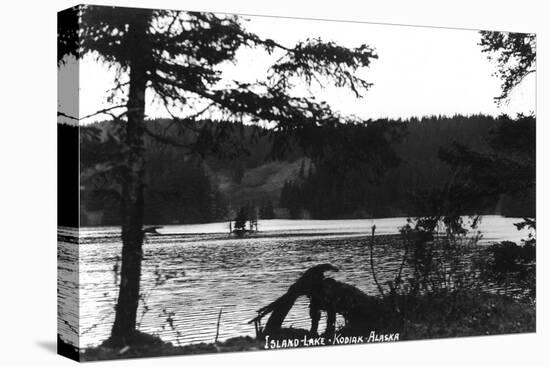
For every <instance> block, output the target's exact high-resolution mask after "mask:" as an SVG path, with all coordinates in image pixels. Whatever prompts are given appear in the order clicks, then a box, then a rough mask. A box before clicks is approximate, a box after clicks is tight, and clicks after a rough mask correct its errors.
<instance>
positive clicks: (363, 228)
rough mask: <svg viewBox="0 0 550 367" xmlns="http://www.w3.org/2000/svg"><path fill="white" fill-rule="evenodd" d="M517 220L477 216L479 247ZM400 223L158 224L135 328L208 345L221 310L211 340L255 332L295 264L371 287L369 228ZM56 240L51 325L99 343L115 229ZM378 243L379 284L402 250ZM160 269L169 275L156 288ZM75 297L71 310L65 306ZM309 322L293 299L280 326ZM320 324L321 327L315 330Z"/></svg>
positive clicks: (107, 322)
mask: <svg viewBox="0 0 550 367" xmlns="http://www.w3.org/2000/svg"><path fill="white" fill-rule="evenodd" d="M518 221H520V219H518V218H504V217H500V216H485V217H483V219H482V222H481V225H480V226H479V228H478V229H479V230H480V231H481V233H482V234H483V239H482V241H481V242H480V244H481V245H482V246H483V245H484V244H488V243H491V242H496V241H501V240H510V241H516V242H519V240H520V239H522V238H525V237H526V236H527V233H528V231H527V230H523V231H518V230H517V229H516V228H515V227H514V226H513V223H517V222H518ZM405 222H406V219H405V218H386V219H372V220H371V219H368V220H364V219H362V220H261V221H260V222H259V230H260V231H261V232H260V233H259V235H258V236H254V237H248V238H247V237H244V238H235V237H232V236H230V235H229V234H228V231H229V228H228V223H209V224H200V225H168V226H163V227H162V228H160V229H159V230H158V232H159V233H160V234H162V235H161V236H150V235H147V236H146V239H145V242H144V247H143V248H144V259H143V271H142V281H141V289H142V292H143V293H145V294H146V296H145V297H144V298H145V304H144V303H143V302H140V309H139V310H138V322H139V324H140V327H139V328H140V330H142V331H144V332H147V333H151V334H157V335H159V336H160V337H161V338H162V339H163V340H165V341H170V342H172V343H174V344H176V345H178V344H179V345H182V344H189V343H198V342H213V341H214V338H215V335H216V325H217V321H218V314H219V312H220V310H222V316H221V322H220V335H219V340H224V339H227V338H230V337H235V336H239V335H250V336H254V333H255V332H254V326H253V325H252V324H248V321H249V320H250V319H252V318H253V317H254V316H255V315H256V310H257V309H258V308H260V307H262V306H264V305H267V304H268V303H270V302H271V301H273V300H274V299H276V298H277V297H279V296H280V295H282V294H283V293H284V292H286V290H287V289H288V287H289V286H290V285H291V284H292V283H293V282H294V281H295V280H296V279H297V278H298V277H299V276H300V274H301V273H302V272H303V271H305V270H306V269H308V268H309V267H311V266H314V265H317V264H320V263H326V262H328V263H331V264H333V265H335V266H337V267H338V268H339V269H340V272H338V273H330V276H332V277H334V278H336V279H338V280H341V281H344V282H347V283H350V284H353V285H355V286H357V287H358V288H360V289H362V290H363V291H365V292H366V293H368V294H377V291H376V285H375V283H374V282H373V280H372V276H371V273H370V268H369V252H368V243H369V241H370V239H369V235H370V231H371V227H372V225H376V234H377V235H388V234H397V233H398V228H399V227H401V226H403V225H404V224H405ZM58 238H59V247H58V270H59V272H60V273H61V274H62V275H63V279H64V281H63V282H62V281H60V280H58V290H59V297H60V307H59V308H58V312H59V313H60V314H61V315H62V317H63V318H65V319H67V320H68V323H66V324H60V325H59V328H60V330H61V333H62V335H70V334H72V333H71V332H70V329H73V330H75V329H79V334H80V347H89V346H94V345H98V344H99V343H101V342H102V341H103V340H105V339H106V338H107V337H108V336H109V333H110V328H111V326H112V322H113V320H114V305H115V302H116V298H117V293H118V279H117V277H116V272H115V271H114V268H115V266H116V264H118V263H119V261H120V258H119V257H120V253H121V247H122V243H121V241H120V228H117V227H109V228H107V227H100V228H81V229H80V240H79V242H80V243H79V244H76V243H75V242H76V241H75V239H74V232H73V231H71V230H69V229H63V228H61V229H60V230H59V232H58ZM382 242H383V241H382V239H380V243H379V245H378V246H375V250H374V257H375V266H376V268H377V276H378V278H379V281H380V283H383V282H384V281H385V280H390V279H393V277H394V276H395V272H396V269H397V268H398V267H399V264H400V262H401V256H402V252H401V251H402V246H401V244H399V243H397V242H396V241H394V242H395V243H382ZM386 242H387V241H386ZM77 265H78V268H79V272H78V273H77V269H78V268H77ZM159 271H160V274H161V275H162V274H171V275H172V276H173V277H172V278H171V279H169V280H167V281H166V282H163V283H162V284H160V285H159V284H158V282H157V275H158V274H159ZM77 282H78V284H79V286H78V288H77V287H76V284H77ZM76 294H78V295H79V297H80V308H79V314H78V315H77V314H71V313H69V311H68V310H70V309H71V306H74V305H71V304H70V302H71V299H75V296H76ZM145 305H146V306H147V308H148V311H146V312H144V310H146V308H145V307H144V306H145ZM72 308H73V309H74V307H72ZM78 319H80V327H78V326H77V320H78ZM167 319H171V320H172V325H173V327H172V326H171V325H170V323H169V322H168V321H167ZM340 321H341V320H340ZM309 325H310V324H309V317H308V309H307V300H306V299H299V301H298V302H297V304H296V305H295V306H294V308H293V309H292V311H291V313H290V314H289V317H288V318H287V320H286V321H285V326H294V327H301V328H306V329H308V328H309ZM323 328H324V325H322V324H321V325H320V328H319V330H323ZM66 339H69V341H72V342H73V343H74V342H75V340H71V339H72V338H70V337H67V338H66Z"/></svg>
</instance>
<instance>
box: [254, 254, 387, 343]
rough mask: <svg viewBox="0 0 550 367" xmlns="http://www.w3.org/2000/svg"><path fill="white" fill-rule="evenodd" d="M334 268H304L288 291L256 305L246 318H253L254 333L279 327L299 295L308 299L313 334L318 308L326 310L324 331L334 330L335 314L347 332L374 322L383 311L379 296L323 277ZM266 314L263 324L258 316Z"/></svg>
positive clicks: (361, 330)
mask: <svg viewBox="0 0 550 367" xmlns="http://www.w3.org/2000/svg"><path fill="white" fill-rule="evenodd" d="M327 271H338V268H336V267H335V266H333V265H331V264H320V265H316V266H314V267H312V268H310V269H308V270H307V271H306V272H305V273H304V274H303V275H302V276H301V277H300V278H298V280H296V282H295V283H294V284H292V285H291V286H290V287H289V289H288V291H287V292H286V293H285V294H284V295H282V296H281V297H279V298H277V299H276V300H275V301H273V302H272V303H270V304H269V305H267V306H265V307H262V308H260V309H259V310H258V311H257V312H258V315H257V316H256V317H255V318H253V319H252V320H250V321H249V323H252V322H254V325H255V327H256V333H257V335H274V334H278V333H279V332H280V331H281V327H282V324H283V322H284V320H285V318H286V316H287V315H288V313H289V312H290V309H291V308H292V306H293V305H294V303H295V302H296V300H297V299H298V297H300V296H306V297H308V298H309V300H310V304H309V315H310V318H311V329H310V334H312V335H317V328H318V326H319V320H320V318H321V311H326V313H327V327H326V330H325V335H333V334H334V332H335V323H336V314H340V315H342V316H343V317H344V320H345V323H346V325H345V328H346V330H347V332H348V333H350V334H353V333H355V332H359V333H361V332H363V331H365V330H369V328H370V327H374V326H375V325H376V324H377V319H378V318H379V316H381V313H383V312H384V308H383V305H382V301H381V300H380V299H379V298H376V297H373V296H368V295H367V294H365V293H364V292H363V291H361V290H360V289H358V288H356V287H354V286H352V285H350V284H346V283H343V282H339V281H337V280H335V279H332V278H326V277H325V274H324V273H325V272H327ZM269 313H271V315H270V316H269V318H268V320H267V323H266V325H265V328H263V329H262V327H261V319H262V318H263V317H264V316H266V315H267V314H269Z"/></svg>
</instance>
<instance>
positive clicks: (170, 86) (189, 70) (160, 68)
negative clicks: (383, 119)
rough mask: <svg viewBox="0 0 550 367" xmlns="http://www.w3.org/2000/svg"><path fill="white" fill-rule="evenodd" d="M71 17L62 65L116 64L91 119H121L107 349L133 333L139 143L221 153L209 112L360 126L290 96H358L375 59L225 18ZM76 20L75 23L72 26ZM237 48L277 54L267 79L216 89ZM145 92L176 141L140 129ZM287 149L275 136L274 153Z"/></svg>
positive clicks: (122, 11) (282, 126)
mask: <svg viewBox="0 0 550 367" xmlns="http://www.w3.org/2000/svg"><path fill="white" fill-rule="evenodd" d="M69 13H70V14H69V15H68V16H67V17H68V18H70V20H68V21H67V24H69V23H70V24H72V25H73V26H67V27H64V26H60V28H59V32H61V33H62V34H60V37H59V43H60V46H59V50H60V53H58V61H59V60H63V59H64V57H65V56H66V55H67V54H69V55H71V54H72V55H73V56H76V57H78V58H82V57H84V56H85V55H89V56H91V57H93V58H95V59H96V60H97V61H98V62H101V63H104V64H106V65H108V66H109V67H111V68H114V69H115V70H116V71H117V75H118V76H119V77H118V78H117V80H116V84H115V87H114V88H113V89H112V92H111V94H110V95H108V96H107V100H108V101H109V102H112V106H111V107H109V108H107V109H104V110H101V111H98V112H97V113H96V114H100V113H101V114H106V115H108V116H111V117H112V118H113V119H114V120H115V121H116V122H120V130H119V131H118V134H119V137H120V139H119V141H120V151H121V155H120V156H121V157H120V159H119V161H117V162H113V171H116V172H117V176H118V177H119V179H120V185H121V195H120V196H121V209H122V210H121V213H122V243H123V246H122V266H121V278H120V291H119V296H118V301H117V305H116V315H115V321H114V324H113V328H112V331H111V337H110V340H109V343H111V344H112V345H123V344H131V343H133V342H136V338H138V337H139V333H138V332H137V331H136V312H137V307H138V300H139V287H140V277H141V261H142V257H143V251H142V244H143V231H142V227H143V215H144V194H143V191H144V188H145V181H144V176H145V159H144V157H145V155H144V151H145V149H146V147H145V144H144V137H145V136H146V135H149V136H152V137H155V138H157V139H158V140H160V141H162V142H165V143H167V144H172V145H176V146H180V147H181V148H182V149H188V150H189V151H190V152H198V153H201V154H206V153H210V152H214V153H216V152H219V151H223V150H224V149H225V148H227V147H226V146H224V145H223V144H224V143H223V142H224V137H225V136H226V135H227V134H226V130H225V129H219V128H217V129H211V126H209V124H207V123H199V122H197V119H199V118H200V117H201V116H202V115H204V114H205V113H211V114H217V115H218V116H223V119H224V120H225V121H228V122H232V123H234V124H237V125H238V124H242V123H243V122H245V121H246V122H249V123H265V122H268V123H272V124H274V131H277V132H285V131H298V132H299V131H301V130H303V129H308V131H309V129H311V128H316V127H324V126H337V125H340V124H343V123H361V121H356V120H354V119H353V118H346V117H343V116H340V115H339V114H337V113H336V112H334V111H333V110H332V109H331V107H330V106H329V105H328V104H326V103H324V102H318V101H316V100H315V98H314V97H313V96H312V95H305V96H299V97H298V96H296V95H295V93H291V92H292V90H293V87H294V86H295V84H296V83H300V82H301V83H306V84H313V83H318V84H320V85H326V84H331V85H334V86H335V87H340V88H347V89H349V90H351V91H352V92H353V93H354V95H355V96H356V97H358V98H359V97H361V96H362V95H363V94H364V92H365V91H366V90H367V89H368V88H369V87H370V85H371V84H370V83H368V82H367V81H365V80H364V79H362V78H360V77H358V76H356V71H357V70H358V69H360V68H363V67H367V66H369V64H370V62H371V60H372V59H374V58H376V54H375V52H374V50H373V49H372V48H370V47H369V46H367V45H361V46H359V47H357V48H354V49H348V48H345V47H341V46H338V45H336V44H334V43H332V42H323V41H322V40H320V39H307V40H305V41H302V42H298V43H297V44H296V45H294V46H292V47H288V46H285V45H282V44H279V43H277V42H275V41H274V40H271V39H263V38H261V37H259V36H257V35H255V34H252V33H249V32H247V31H246V30H245V29H244V27H243V26H242V24H241V19H240V18H239V17H237V16H230V15H227V16H220V15H215V14H211V13H196V12H183V11H173V10H151V9H133V8H120V7H101V6H78V7H75V8H73V9H72V10H71V11H69ZM74 17H76V18H77V19H78V20H79V22H78V23H75V22H74ZM74 24H78V25H79V27H78V28H77V29H75V28H74ZM75 32H76V33H77V36H76V38H75ZM75 39H76V42H75ZM241 47H250V48H257V49H261V50H263V51H265V52H267V53H268V54H272V55H274V56H278V58H277V60H276V61H275V62H274V64H273V65H272V66H271V68H270V69H269V71H268V73H267V78H266V80H264V81H258V82H255V83H243V82H239V81H233V82H231V83H229V85H224V86H220V83H219V82H220V81H221V80H222V75H221V72H220V70H219V68H218V66H219V65H220V64H222V63H226V62H235V61H236V55H237V50H239V49H240V48H241ZM124 76H127V77H126V78H124ZM146 95H148V96H150V97H152V98H154V99H156V100H159V101H161V103H162V104H163V105H164V107H165V109H166V111H167V112H168V113H169V114H170V115H171V116H172V118H173V122H174V124H175V126H177V128H178V129H179V131H181V134H182V137H184V138H185V137H186V138H185V139H182V140H178V141H176V140H175V139H173V138H172V137H168V136H165V135H163V134H159V133H158V132H155V131H152V130H151V129H149V127H148V126H147V124H146V123H145V107H146V102H145V101H146ZM115 101H121V103H115ZM175 109H178V112H174V110H175ZM119 111H122V112H119ZM189 111H191V112H189ZM185 112H188V113H187V114H185ZM182 114H185V117H181V115H182ZM216 126H218V125H216ZM224 126H225V127H226V128H227V129H229V128H231V127H230V126H228V125H224ZM190 135H191V136H192V139H190V138H189V136H190ZM298 136H299V137H300V139H299V142H300V143H301V144H303V145H309V146H312V145H314V144H316V143H315V141H314V140H312V139H311V137H309V136H308V135H307V134H299V135H298ZM287 143H288V142H285V140H284V138H281V139H280V140H279V141H278V142H277V144H276V146H277V149H280V148H281V146H282V145H284V144H287Z"/></svg>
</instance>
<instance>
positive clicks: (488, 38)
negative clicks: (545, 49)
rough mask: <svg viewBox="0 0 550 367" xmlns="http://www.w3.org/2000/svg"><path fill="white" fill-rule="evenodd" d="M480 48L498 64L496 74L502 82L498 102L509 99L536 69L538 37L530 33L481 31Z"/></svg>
mask: <svg viewBox="0 0 550 367" xmlns="http://www.w3.org/2000/svg"><path fill="white" fill-rule="evenodd" d="M480 33H481V41H480V43H479V44H480V46H481V47H482V52H485V53H487V54H488V58H489V59H490V60H495V61H496V62H497V67H498V69H497V72H496V73H495V74H496V75H497V76H498V77H499V78H500V79H501V80H502V87H501V88H502V93H501V94H500V95H499V96H497V97H495V99H496V101H497V102H499V103H500V102H501V101H503V100H505V99H507V98H508V97H509V95H510V92H511V91H512V89H514V88H515V87H516V86H517V85H518V84H520V83H521V81H522V80H523V79H524V78H525V77H526V76H527V75H529V74H531V73H534V72H535V68H536V59H537V54H536V49H535V46H536V36H535V35H534V34H530V33H508V32H492V31H481V32H480Z"/></svg>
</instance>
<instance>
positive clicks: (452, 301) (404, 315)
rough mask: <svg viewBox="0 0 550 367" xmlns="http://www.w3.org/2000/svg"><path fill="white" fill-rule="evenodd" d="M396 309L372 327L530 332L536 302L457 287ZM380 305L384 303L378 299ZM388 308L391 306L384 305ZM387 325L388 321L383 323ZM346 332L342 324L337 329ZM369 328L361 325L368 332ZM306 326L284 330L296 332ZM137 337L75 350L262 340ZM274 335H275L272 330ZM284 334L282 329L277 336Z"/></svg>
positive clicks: (228, 347)
mask: <svg viewBox="0 0 550 367" xmlns="http://www.w3.org/2000/svg"><path fill="white" fill-rule="evenodd" d="M397 304H398V305H399V309H400V313H396V312H384V313H383V314H381V315H376V316H380V317H379V320H380V321H379V325H386V326H387V327H383V326H380V327H376V328H373V331H376V332H377V333H399V334H400V335H399V340H421V339H432V338H449V337H464V336H480V335H498V334H511V333H527V332H534V331H535V325H536V319H535V305H534V304H533V303H529V302H524V301H520V300H517V299H513V298H510V297H507V296H502V295H493V294H487V293H478V292H460V293H452V294H442V295H426V296H421V297H410V296H402V297H400V298H398V299H397ZM380 305H381V306H383V307H386V306H385V305H384V304H383V303H382V301H380ZM386 308H387V309H390V307H386ZM388 325H392V326H388ZM340 332H341V334H342V335H346V330H345V329H342V330H340ZM370 332H371V330H363V331H362V334H363V335H365V336H367V337H368V335H369V333H370ZM306 334H307V331H306V330H299V329H292V330H288V329H287V330H285V333H284V336H287V337H288V336H290V335H292V337H300V336H303V335H306ZM141 335H142V336H141V337H140V341H139V342H136V343H134V344H133V345H128V346H124V347H122V348H121V347H117V348H114V347H110V346H109V345H108V343H104V344H103V345H102V346H99V347H95V348H88V349H85V350H83V351H81V352H80V359H81V360H82V361H94V360H103V359H118V358H136V357H156V356H172V355H184V354H202V353H219V352H237V351H252V350H263V349H264V340H263V339H262V340H259V339H256V338H252V337H249V336H240V337H235V338H232V339H229V340H227V341H224V342H220V343H200V344H192V345H186V346H174V345H172V344H171V343H167V342H163V341H162V340H161V339H159V338H157V337H154V336H150V335H147V334H141ZM271 337H272V338H276V336H271ZM279 337H283V335H281V336H279Z"/></svg>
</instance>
